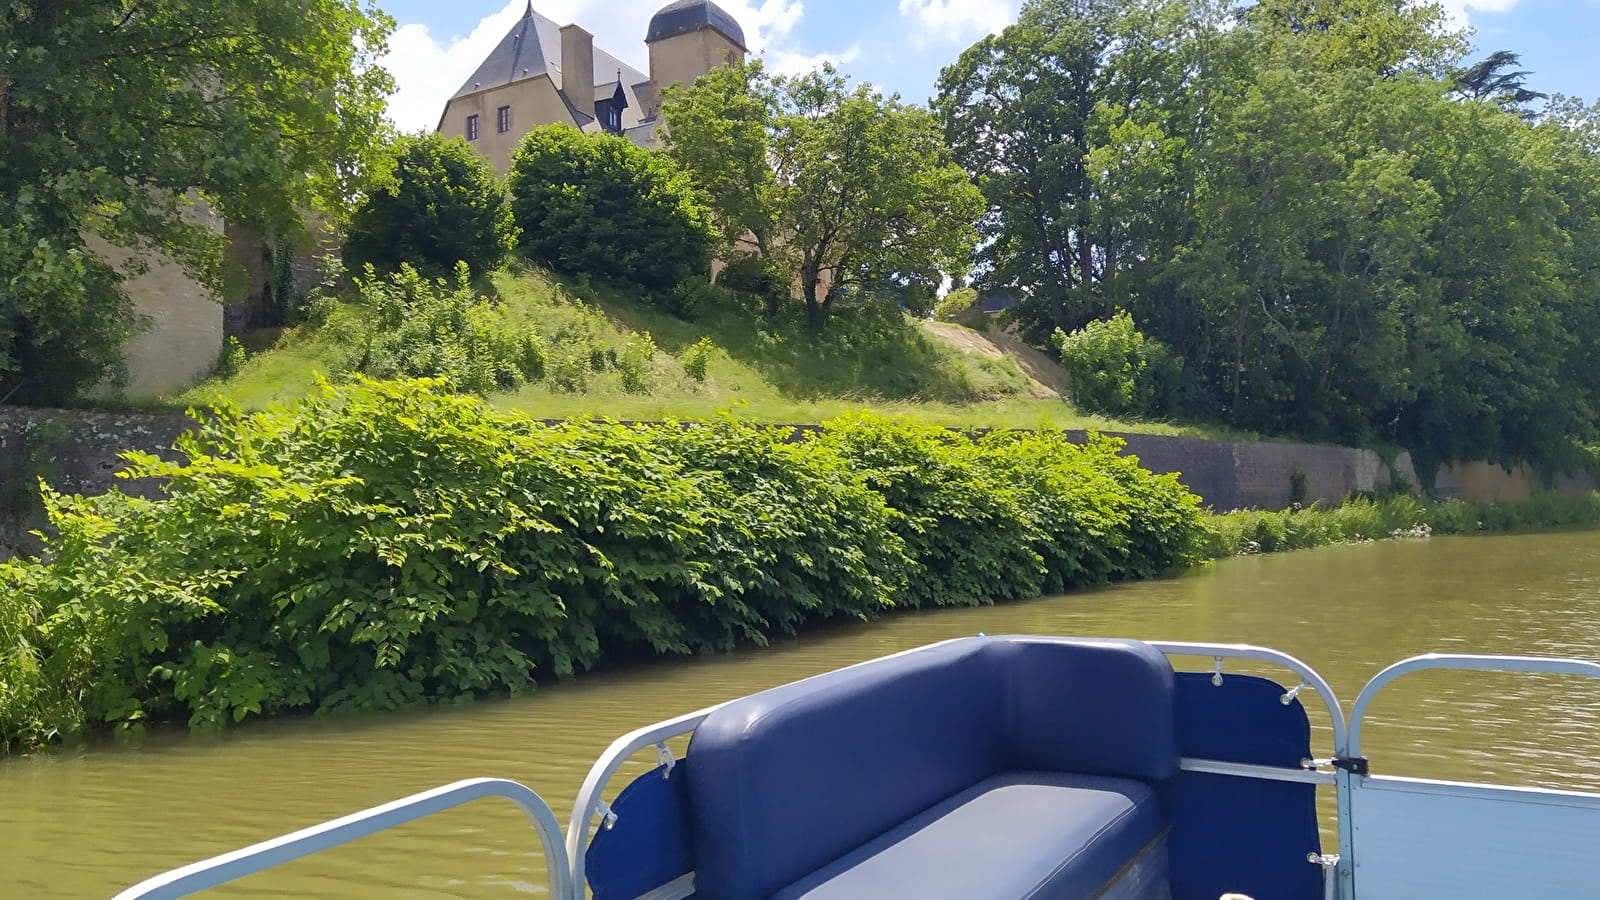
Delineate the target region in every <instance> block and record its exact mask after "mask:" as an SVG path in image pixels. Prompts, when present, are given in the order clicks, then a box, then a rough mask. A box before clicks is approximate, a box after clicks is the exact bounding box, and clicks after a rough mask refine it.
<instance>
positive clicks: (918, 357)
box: [159, 268, 1243, 437]
mask: <svg viewBox="0 0 1600 900" xmlns="http://www.w3.org/2000/svg"><path fill="white" fill-rule="evenodd" d="M474 287H475V290H476V292H477V293H479V294H481V295H483V296H485V297H487V298H489V299H490V300H492V301H493V306H494V309H493V312H492V313H491V314H490V315H491V316H492V318H493V319H494V320H495V324H496V325H497V326H504V328H505V329H506V330H509V331H511V332H514V333H516V334H519V335H525V336H529V337H530V338H531V339H532V340H533V341H534V343H535V344H536V346H537V347H538V350H539V355H540V357H541V358H540V361H539V366H538V367H536V368H535V369H534V370H533V371H531V372H529V373H528V375H527V376H526V377H523V378H520V379H518V380H519V381H520V382H521V383H519V384H515V385H509V386H502V387H499V388H497V389H495V390H493V391H489V392H488V393H487V395H486V400H487V401H488V402H489V403H490V404H491V405H492V406H495V407H497V408H500V409H506V410H513V411H517V412H524V413H527V414H529V415H532V416H536V417H540V418H588V417H592V416H606V417H610V418H615V419H632V420H661V419H668V418H680V419H706V418H711V417H714V416H716V415H718V414H720V413H722V412H731V413H733V414H734V415H737V416H740V417H741V418H748V419H752V420H755V421H760V422H772V423H814V422H822V421H825V420H828V419H831V418H834V417H836V416H840V415H845V414H848V413H851V412H855V411H858V410H862V409H867V410H870V411H872V412H876V413H879V414H882V415H889V416H894V417H898V418H906V419H911V420H914V421H919V422H925V423H928V424H932V425H942V426H963V427H995V428H1091V429H1096V430H1101V431H1137V432H1151V433H1160V434H1184V435H1196V436H1205V437H1241V436H1243V435H1238V434H1234V433H1232V432H1229V431H1227V430H1226V429H1222V428H1215V427H1199V426H1183V425H1174V424H1170V423H1164V422H1138V421H1118V420H1113V419H1107V418H1103V417H1099V416H1092V415H1085V414H1081V413H1079V412H1078V411H1077V410H1075V409H1074V408H1073V407H1072V406H1071V405H1070V404H1069V403H1067V402H1066V401H1065V400H1063V399H1061V397H1060V396H1059V395H1057V394H1056V393H1055V392H1054V391H1052V390H1050V389H1048V388H1046V387H1044V385H1042V384H1041V383H1039V382H1038V381H1036V380H1034V379H1032V378H1030V377H1029V376H1028V375H1026V374H1025V373H1024V372H1023V371H1022V369H1021V368H1020V367H1019V366H1018V364H1017V362H1016V360H1015V359H1014V358H1012V357H1011V356H1009V355H1005V354H1004V353H1002V352H1000V351H999V350H995V351H994V352H991V353H979V352H967V351H963V350H961V349H958V348H957V347H956V346H953V345H952V343H951V341H950V340H949V339H948V338H949V336H950V332H962V333H964V334H965V336H966V337H968V338H969V340H967V341H964V342H962V343H965V344H967V345H977V346H988V347H993V346H994V345H993V344H992V343H991V342H988V341H985V340H983V339H982V338H980V337H979V336H978V335H977V333H976V332H972V331H971V329H965V328H962V327H961V326H955V325H949V324H940V325H938V326H931V327H930V326H928V325H926V324H925V323H920V322H917V321H913V320H909V319H907V318H905V317H904V316H903V315H902V314H901V313H900V312H899V311H898V310H893V309H889V310H871V309H857V310H847V311H845V312H843V313H841V314H840V316H839V318H838V319H837V321H835V323H834V324H833V326H832V330H831V331H830V332H829V333H828V334H826V335H822V336H817V335H812V334H810V333H808V332H807V331H806V330H805V329H804V327H803V325H802V324H801V323H798V322H777V323H770V322H767V323H763V322H762V321H761V320H760V319H759V318H758V317H757V316H756V315H755V314H754V313H753V312H752V311H750V310H747V309H742V308H739V307H738V306H737V305H736V304H735V303H734V302H733V301H732V300H731V299H730V298H729V297H727V296H725V295H718V294H712V295H710V296H709V297H708V299H706V300H705V301H704V302H703V303H702V304H701V305H700V306H698V307H697V308H696V309H695V310H694V311H693V312H692V314H691V317H690V318H688V319H685V318H681V317H679V316H676V315H671V314H668V313H666V312H663V311H662V310H661V309H659V308H657V307H656V306H654V305H652V304H651V303H650V302H648V299H647V298H644V297H641V296H639V295H638V294H637V293H636V292H629V291H624V290H622V289H618V288H614V287H610V286H607V285H604V284H592V283H575V282H563V281H561V280H559V279H556V278H554V277H553V276H551V275H549V274H548V273H544V272H541V271H538V270H534V269H527V268H519V269H516V270H514V271H502V272H497V273H494V274H493V275H491V276H489V277H488V278H484V279H480V280H478V281H477V282H476V283H475V285H474ZM452 324H454V323H452ZM378 327H379V326H377V325H376V324H375V322H374V315H373V310H372V308H371V304H370V303H369V302H366V300H364V299H363V297H362V296H361V292H359V291H350V292H348V293H346V294H345V295H343V297H342V298H341V299H339V300H330V301H324V302H322V303H321V304H320V305H319V306H318V308H317V309H316V310H315V311H314V315H313V316H312V317H311V320H310V321H308V322H307V323H305V324H303V325H300V326H298V327H296V328H292V329H289V330H287V331H285V332H283V333H281V334H279V335H277V336H276V337H275V338H274V339H273V340H271V341H269V342H268V343H267V344H266V345H265V346H261V347H258V348H256V352H254V353H253V354H252V355H250V356H249V357H248V358H247V359H246V360H245V362H244V363H243V365H242V367H240V368H239V369H238V370H237V371H234V372H231V373H230V374H228V376H227V377H221V378H213V379H210V380H207V381H205V382H202V383H200V384H198V385H195V386H194V387H192V388H190V389H189V390H187V391H184V392H182V393H180V394H177V395H175V396H172V397H169V398H167V399H166V400H165V401H163V402H162V403H161V404H159V405H163V406H167V407H175V408H180V409H181V408H186V407H189V406H195V405H200V406H204V405H209V404H210V403H212V402H214V401H218V400H220V401H224V402H227V403H232V404H234V405H236V406H239V407H240V408H242V409H245V410H257V409H265V408H266V407H267V406H268V405H269V404H271V403H273V402H281V401H289V400H295V399H298V398H301V397H306V396H309V395H311V394H312V393H314V392H315V390H316V383H317V378H318V376H319V375H320V376H325V377H328V378H331V379H334V380H336V381H337V380H341V379H342V378H343V377H345V376H346V375H348V374H350V373H352V372H356V371H361V370H363V364H364V363H366V364H368V365H369V366H370V360H364V359H363V358H362V357H363V352H364V350H365V348H367V347H369V346H370V345H371V344H372V343H373V339H374V331H375V330H376V329H377V328H378ZM941 335H943V336H942V337H941ZM414 352H415V351H414ZM418 355H425V354H418ZM1039 364H1043V365H1049V366H1053V363H1049V362H1048V361H1044V362H1042V363H1039ZM369 374H374V375H377V376H379V377H392V375H393V374H395V373H393V372H384V371H376V372H369ZM408 374H440V373H437V372H432V373H417V372H412V373H408ZM1056 374H1059V373H1056Z"/></svg>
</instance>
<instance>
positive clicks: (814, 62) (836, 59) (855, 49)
mask: <svg viewBox="0 0 1600 900" xmlns="http://www.w3.org/2000/svg"><path fill="white" fill-rule="evenodd" d="M761 55H762V57H763V58H764V59H766V61H767V70H768V71H771V72H776V73H778V74H779V75H799V74H801V73H804V72H809V71H811V70H812V69H815V68H817V67H818V66H820V65H822V64H823V63H833V65H834V67H835V68H837V69H841V70H842V69H844V67H845V66H847V65H849V64H850V63H852V62H855V61H856V60H858V59H860V58H861V45H860V44H851V45H850V46H848V47H846V48H845V49H843V50H839V51H833V50H824V51H822V52H821V53H797V52H795V51H793V50H781V49H776V48H770V47H769V48H768V49H767V51H766V52H765V53H763V54H761Z"/></svg>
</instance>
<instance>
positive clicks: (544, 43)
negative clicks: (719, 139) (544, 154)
mask: <svg viewBox="0 0 1600 900" xmlns="http://www.w3.org/2000/svg"><path fill="white" fill-rule="evenodd" d="M644 40H645V45H646V46H647V47H648V48H649V53H650V74H649V75H646V74H644V73H643V72H640V71H639V70H637V69H635V68H633V67H632V66H629V65H628V64H627V63H625V62H623V61H622V60H620V59H618V58H617V57H615V56H613V55H611V54H610V53H607V52H606V51H604V50H602V49H600V48H598V47H596V46H595V45H594V37H593V36H592V35H590V34H589V32H587V31H585V30H584V29H583V28H581V27H579V26H577V25H557V24H556V23H555V22H554V21H553V20H551V19H548V18H546V17H544V16H542V15H540V14H539V13H537V12H535V11H534V9H533V5H532V3H531V2H530V3H529V5H528V8H527V11H526V12H525V13H523V15H522V18H521V19H520V20H518V22H517V23H516V24H515V25H513V26H512V27H511V30H510V31H509V32H507V34H506V36H505V37H504V38H502V39H501V41H500V43H499V44H496V45H495V48H494V50H493V51H491V52H490V53H489V55H488V56H487V57H486V58H485V59H484V61H483V63H482V64H480V65H479V66H478V68H477V70H476V71H474V72H473V73H472V75H471V77H469V78H468V79H467V80H466V82H465V83H464V84H462V85H461V88H460V90H458V91H456V93H455V95H454V96H452V97H451V98H450V100H449V101H448V102H447V103H446V104H445V107H444V112H443V114H442V115H441V116H440V118H439V127H438V128H437V129H436V130H437V131H438V132H439V133H441V134H446V135H459V136H461V137H463V138H465V139H466V140H467V142H468V143H469V144H471V145H472V146H473V147H474V148H476V149H477V151H478V152H479V153H480V154H482V155H483V157H484V158H486V159H488V160H489V162H491V163H492V164H493V165H494V167H495V169H496V171H498V172H500V174H502V175H504V174H505V173H506V171H507V170H508V169H509V168H510V165H511V151H512V150H514V149H516V147H517V145H518V144H520V143H521V142H522V137H523V135H525V134H527V133H528V131H529V130H530V129H532V128H533V127H534V126H536V125H549V124H553V123H557V122H561V123H565V124H568V125H571V126H573V127H575V128H578V129H579V130H582V131H589V132H595V131H604V132H609V133H611V134H617V135H622V136H625V137H627V138H628V139H630V140H632V141H634V142H635V143H637V144H640V145H642V146H646V147H654V146H658V145H659V144H660V134H659V131H660V126H661V90H662V88H664V87H666V86H668V85H671V84H675V83H684V84H688V83H692V82H693V81H694V80H695V79H696V78H699V77H700V76H701V75H704V74H705V73H706V72H709V71H710V70H711V69H712V68H713V67H714V66H719V65H723V64H725V63H729V62H738V61H741V60H743V59H744V56H745V53H746V52H748V51H747V50H746V48H745V43H744V31H743V30H742V29H740V27H739V23H738V22H736V21H734V19H733V16H731V15H729V14H728V13H727V12H726V11H724V10H723V9H722V8H721V7H719V6H717V5H716V4H715V3H711V2H710V0H677V2H674V3H671V4H669V5H667V6H665V7H663V8H662V9H661V10H660V11H659V12H657V13H656V14H655V15H654V16H653V17H651V19H650V24H649V26H648V28H647V29H646V31H645V39H644Z"/></svg>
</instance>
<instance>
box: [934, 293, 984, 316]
mask: <svg viewBox="0 0 1600 900" xmlns="http://www.w3.org/2000/svg"><path fill="white" fill-rule="evenodd" d="M977 302H978V292H977V291H975V290H973V289H972V288H956V289H954V290H952V291H950V292H949V293H947V294H945V295H944V296H943V297H941V298H939V302H938V303H937V304H935V305H934V307H933V317H934V318H935V319H938V320H939V321H941V322H955V321H957V320H959V319H960V318H962V315H963V314H964V313H966V312H968V311H970V310H971V309H972V307H973V306H975V305H976V304H977Z"/></svg>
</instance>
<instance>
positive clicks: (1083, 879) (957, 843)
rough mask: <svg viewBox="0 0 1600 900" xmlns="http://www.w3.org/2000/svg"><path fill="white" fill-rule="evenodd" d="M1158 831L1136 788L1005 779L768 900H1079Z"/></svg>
mask: <svg viewBox="0 0 1600 900" xmlns="http://www.w3.org/2000/svg"><path fill="white" fill-rule="evenodd" d="M1164 828H1165V823H1164V820H1163V818H1162V815H1161V810H1160V807H1159V804H1158V803H1157V800H1156V796H1155V793H1154V792H1153V791H1152V790H1151V789H1150V788H1149V786H1147V785H1145V784H1143V783H1142V782H1138V781H1132V780H1130V779H1126V778H1110V777H1105V776H1097V775H1074V774H1065V773H1060V772H1005V773H1001V774H999V775H995V776H992V777H990V778H986V779H984V780H983V781H981V782H979V783H977V784H975V785H973V786H972V787H970V788H968V789H966V790H964V791H961V792H959V793H957V794H955V795H954V796H952V797H950V798H949V799H947V800H945V801H943V802H941V803H939V804H937V805H935V806H934V807H932V808H931V809H928V810H925V811H924V812H922V813H920V814H918V815H915V816H912V817H911V818H909V819H907V820H906V821H905V822H903V823H901V824H900V825H898V826H896V827H895V828H893V829H891V830H889V831H888V832H887V833H885V834H883V835H881V836H879V837H878V838H877V839H875V840H872V841H870V842H868V843H866V844H864V845H862V846H861V847H859V848H857V849H856V850H854V851H852V852H850V853H848V854H846V855H844V856H843V857H840V858H839V859H837V860H835V861H833V862H832V863H829V864H828V865H826V866H823V867H822V868H820V869H817V870H816V871H815V872H812V873H811V874H810V875H807V876H805V877H804V878H801V879H800V880H798V881H796V882H794V883H793V884H790V885H789V886H787V887H785V888H783V889H782V890H780V891H778V892H777V893H776V894H774V895H773V897H774V900H801V898H804V900H865V898H879V897H918V898H939V897H949V898H962V900H970V898H974V897H983V898H992V900H1036V898H1037V900H1044V898H1060V900H1068V898H1072V900H1081V898H1088V897H1093V896H1095V895H1096V894H1097V893H1099V892H1100V891H1101V890H1103V889H1104V888H1105V887H1106V886H1107V885H1108V884H1110V883H1111V882H1112V881H1113V880H1114V879H1115V878H1116V877H1117V876H1118V874H1119V873H1120V872H1122V871H1123V869H1124V868H1125V867H1127V866H1128V865H1129V864H1130V863H1133V862H1134V861H1135V860H1136V859H1138V858H1139V856H1140V854H1141V853H1142V852H1143V851H1144V850H1145V849H1146V848H1147V847H1151V846H1152V845H1154V844H1155V842H1156V839H1157V838H1158V837H1160V836H1161V834H1162V832H1163V830H1164ZM1156 846H1157V847H1159V846H1160V845H1156Z"/></svg>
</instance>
